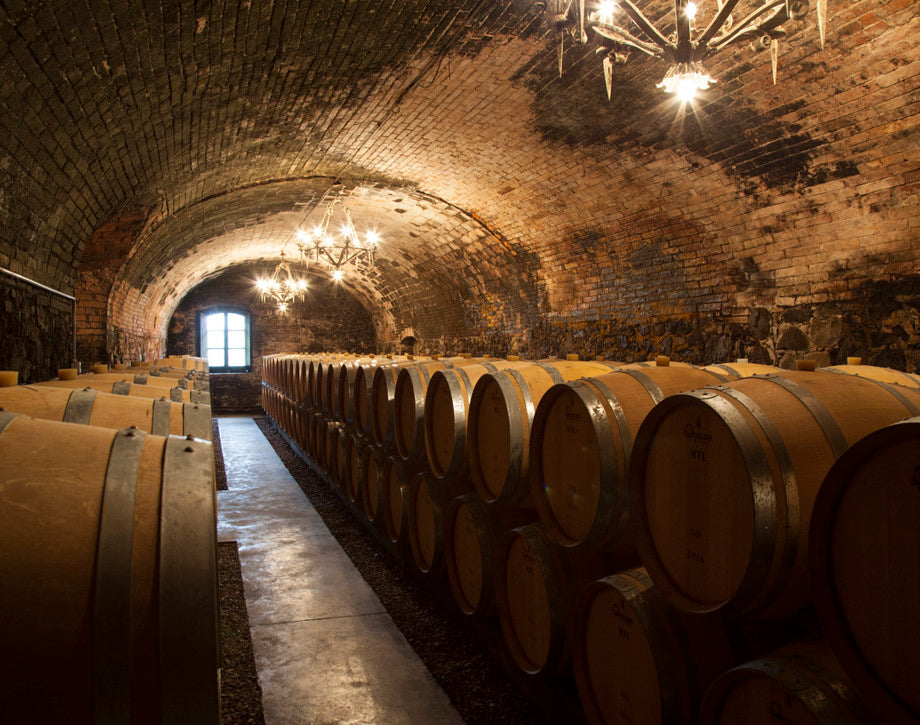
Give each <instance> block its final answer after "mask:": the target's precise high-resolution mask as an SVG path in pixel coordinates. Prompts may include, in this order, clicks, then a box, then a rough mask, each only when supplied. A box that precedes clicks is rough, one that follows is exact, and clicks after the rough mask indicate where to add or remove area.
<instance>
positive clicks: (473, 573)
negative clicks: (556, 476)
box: [444, 493, 536, 616]
mask: <svg viewBox="0 0 920 725" xmlns="http://www.w3.org/2000/svg"><path fill="white" fill-rule="evenodd" d="M535 518H536V514H535V513H534V512H533V511H532V510H530V509H521V508H513V507H511V506H502V505H501V504H487V503H486V502H485V501H483V500H482V499H481V498H479V496H477V495H476V494H474V493H464V494H461V495H460V496H457V497H456V498H455V499H454V500H453V501H451V503H450V506H449V507H448V509H447V515H446V517H445V523H444V541H445V546H444V564H445V568H446V569H447V577H448V581H449V582H450V589H451V593H452V594H453V597H454V602H455V603H456V604H457V607H458V609H459V610H460V611H461V612H462V613H463V614H466V615H470V616H481V615H486V614H491V613H492V612H493V611H494V609H495V559H496V557H497V555H498V545H499V542H500V541H501V538H502V536H504V534H505V533H506V532H508V531H510V530H511V529H514V528H518V527H520V526H526V525H527V524H530V523H533V521H534V520H535Z"/></svg>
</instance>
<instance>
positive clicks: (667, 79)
mask: <svg viewBox="0 0 920 725" xmlns="http://www.w3.org/2000/svg"><path fill="white" fill-rule="evenodd" d="M700 1H701V2H702V0H700ZM739 2H740V0H716V3H717V5H718V7H717V10H716V13H715V15H714V16H713V17H712V19H711V20H710V21H709V22H708V23H707V24H706V25H705V26H703V27H701V28H697V27H696V26H695V21H696V18H697V14H698V6H697V3H696V2H694V1H693V0H674V16H675V24H676V29H675V31H674V32H673V33H671V34H670V35H667V36H666V35H664V33H662V32H661V31H660V30H659V29H658V28H657V27H655V25H654V23H652V21H650V20H649V19H648V18H647V17H646V16H645V15H643V13H642V11H641V10H639V8H638V7H636V5H635V4H634V3H633V2H632V0H602V1H601V2H599V3H591V4H592V6H593V7H592V9H590V10H588V9H586V7H585V5H586V1H585V0H578V8H577V9H576V8H575V7H574V4H575V3H574V0H550V7H548V8H547V11H548V12H549V13H551V22H552V24H553V25H554V26H555V29H556V31H557V32H558V34H559V75H560V77H561V76H562V54H563V46H564V43H565V36H566V35H567V34H568V35H572V36H574V37H575V39H576V40H577V41H578V42H580V43H587V42H588V32H587V30H586V28H587V29H590V30H592V31H593V32H594V34H595V35H596V36H597V39H598V43H599V45H600V48H598V50H597V51H596V52H597V53H599V54H600V53H604V60H603V66H604V80H605V83H606V86H607V97H608V98H610V97H611V95H612V91H613V66H614V64H622V63H626V62H627V60H628V59H629V52H630V50H638V51H640V52H642V53H645V54H646V55H649V56H651V57H653V58H660V59H662V60H665V61H667V62H668V63H669V68H668V71H667V73H666V74H665V76H664V79H663V80H662V81H661V83H659V84H658V86H657V87H658V88H663V89H664V90H665V92H666V93H674V94H676V95H677V97H678V98H679V99H680V100H681V101H684V102H687V101H690V100H692V99H693V95H694V94H695V93H696V91H697V90H705V89H706V88H708V87H709V85H710V84H711V83H715V82H716V80H715V78H713V77H712V76H710V75H709V73H707V72H706V69H705V68H704V67H703V61H704V60H705V59H706V58H708V57H709V56H711V55H713V54H714V53H716V52H718V51H720V50H722V49H723V48H725V47H726V46H728V45H732V44H734V43H737V42H740V41H745V40H749V41H751V47H752V49H754V50H766V49H767V48H769V49H770V57H771V62H772V66H773V82H774V83H776V70H777V63H778V57H779V41H780V39H782V38H784V37H785V36H786V31H785V30H784V29H783V27H782V26H783V25H784V24H785V23H786V22H787V21H789V20H803V19H804V18H805V17H806V15H807V13H808V10H809V2H808V0H760V4H759V5H758V6H757V7H756V8H755V9H754V10H752V11H751V12H750V13H749V14H748V15H746V16H745V17H744V18H743V19H741V20H740V21H738V22H735V21H734V18H733V16H732V12H733V11H734V10H735V8H736V6H737V5H738V4H739ZM826 14H827V0H817V15H818V32H819V35H820V39H821V47H822V48H823V47H824V37H825V19H826ZM630 22H631V23H632V25H634V26H635V27H636V28H638V33H639V34H638V35H637V34H634V33H635V31H634V30H631V29H628V28H627V27H624V24H625V25H627V26H629V23H630ZM631 27H632V26H629V28H631Z"/></svg>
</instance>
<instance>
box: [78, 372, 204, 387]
mask: <svg viewBox="0 0 920 725" xmlns="http://www.w3.org/2000/svg"><path fill="white" fill-rule="evenodd" d="M76 379H77V380H78V381H80V382H84V384H91V383H95V382H102V381H106V382H127V383H134V384H135V385H149V386H150V387H157V388H175V387H178V388H183V389H185V390H205V391H206V390H208V385H207V383H201V382H199V381H197V380H188V379H186V378H173V377H166V376H163V375H150V374H148V373H137V374H136V375H133V376H132V375H125V374H124V373H88V374H87V375H78V376H77V378H76Z"/></svg>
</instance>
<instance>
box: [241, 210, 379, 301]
mask: <svg viewBox="0 0 920 725" xmlns="http://www.w3.org/2000/svg"><path fill="white" fill-rule="evenodd" d="M338 203H339V200H338V199H335V200H334V201H333V202H332V203H331V204H329V206H328V207H327V208H326V211H325V212H324V214H323V219H322V221H321V222H320V223H319V224H318V225H317V226H316V227H314V228H313V229H312V230H311V231H310V232H305V231H303V230H302V229H298V230H297V232H296V233H295V237H296V239H297V249H298V251H299V252H300V262H301V264H307V263H309V262H324V263H327V264H329V265H331V266H332V279H333V280H335V281H339V280H341V279H342V278H343V277H344V275H345V273H344V271H343V269H342V267H343V266H344V265H347V264H351V265H354V266H355V267H361V266H363V267H372V266H373V265H374V252H375V251H376V250H377V244H378V243H379V242H380V236H379V235H378V234H377V233H376V232H374V231H372V230H368V231H367V232H365V234H364V238H363V239H362V238H361V237H360V236H359V234H358V230H357V229H355V225H354V222H353V221H352V220H351V213H350V212H349V211H348V209H347V208H345V207H344V205H343V206H342V211H343V214H344V221H343V222H342V225H341V226H340V228H339V230H338V233H335V232H330V229H329V227H330V225H331V222H332V217H333V214H334V212H335V206H336V204H338ZM287 244H288V242H285V243H284V246H282V247H281V261H280V262H279V263H278V264H277V265H276V266H275V269H274V271H273V272H272V273H271V275H269V276H268V277H260V278H258V279H256V282H255V286H256V290H257V291H258V293H259V295H260V297H261V300H262V302H266V301H269V300H270V301H272V302H274V303H275V304H276V305H277V309H278V311H279V312H282V313H283V312H287V310H288V308H289V307H290V305H291V304H292V303H293V302H295V301H301V302H302V301H303V300H304V298H305V296H306V293H307V291H308V290H309V283H308V282H307V280H306V279H304V278H303V277H301V276H298V275H296V274H295V271H294V266H293V264H292V263H291V262H289V261H288V260H287V257H286V255H285V253H284V250H285V249H286V247H287Z"/></svg>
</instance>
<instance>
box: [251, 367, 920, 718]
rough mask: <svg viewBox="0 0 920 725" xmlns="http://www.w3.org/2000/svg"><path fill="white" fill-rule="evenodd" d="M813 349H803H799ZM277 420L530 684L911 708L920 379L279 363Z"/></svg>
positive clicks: (656, 704)
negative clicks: (566, 682) (565, 682)
mask: <svg viewBox="0 0 920 725" xmlns="http://www.w3.org/2000/svg"><path fill="white" fill-rule="evenodd" d="M804 362H806V363H807V361H804ZM264 369H265V371H266V372H265V381H264V388H263V400H265V407H266V411H267V412H268V413H269V415H270V416H271V417H272V418H273V419H274V420H275V421H276V423H277V424H278V426H279V427H280V428H281V429H282V430H283V431H285V433H286V434H287V435H288V438H289V440H290V442H291V443H292V444H293V445H295V446H297V447H299V448H300V450H301V451H302V453H303V454H304V455H305V456H306V457H307V459H308V460H310V461H312V462H313V463H314V464H315V466H316V468H317V469H318V470H320V471H321V472H324V473H325V474H326V475H327V476H328V479H329V481H330V484H331V485H333V486H334V487H335V488H336V490H338V491H339V492H340V494H341V496H342V498H343V499H344V500H345V501H346V502H348V504H349V505H350V506H351V507H352V508H353V511H354V513H355V515H356V516H357V517H358V519H359V520H360V521H361V522H362V523H363V524H365V525H366V526H368V527H369V528H370V530H371V531H372V532H373V533H374V534H375V535H376V536H377V537H378V539H379V540H380V541H381V542H382V544H383V545H384V546H385V547H386V548H388V549H389V551H391V553H393V554H394V555H396V556H397V558H399V560H400V561H402V562H403V563H404V565H405V566H406V567H407V568H409V569H410V570H411V571H413V572H414V573H416V574H417V575H419V576H422V577H425V578H427V579H428V581H430V582H431V583H432V586H434V587H442V588H444V589H446V590H449V596H450V598H451V599H452V600H453V601H454V602H455V603H456V606H457V608H458V609H459V611H460V612H462V613H464V614H465V615H467V617H468V619H469V621H470V623H471V624H474V623H481V622H483V621H497V622H498V623H499V626H500V631H501V637H502V645H503V647H504V650H505V653H506V654H507V655H508V660H509V661H510V662H513V663H514V667H515V668H516V669H517V671H518V674H519V675H521V677H523V678H525V679H526V680H527V681H530V682H536V683H552V682H556V681H558V680H560V679H565V678H573V679H574V681H575V685H576V686H577V690H578V694H579V698H580V701H581V705H582V708H583V710H584V714H585V716H586V717H587V719H588V720H589V721H591V722H605V723H610V722H634V723H639V722H643V723H645V722H649V723H655V722H661V723H697V722H700V723H736V722H765V723H766V722H774V721H776V720H784V719H785V720H788V721H796V722H798V721H799V720H800V719H802V720H805V719H810V720H813V721H816V722H879V721H885V722H887V721H891V722H916V721H917V718H918V717H920V700H918V699H917V698H918V695H917V693H918V692H920V677H918V674H917V673H918V669H917V668H915V667H913V666H912V665H911V664H910V662H911V660H910V656H911V654H912V653H913V652H915V651H916V650H917V646H918V645H920V625H918V616H917V615H918V613H920V583H918V582H920V578H918V577H917V576H916V571H917V568H918V567H917V565H918V559H920V527H917V526H916V521H918V520H920V417H918V416H920V378H918V377H917V376H914V375H910V374H907V373H900V372H897V371H893V370H888V369H886V368H876V367H871V366H863V365H860V364H858V362H857V361H855V360H854V361H850V363H848V364H847V365H840V366H834V367H831V368H824V369H819V370H814V368H813V366H811V368H810V369H809V366H808V365H807V364H803V365H801V366H800V369H799V370H796V371H790V370H782V369H779V368H775V367H772V366H767V365H757V364H751V363H748V362H747V361H737V362H735V363H725V364H715V365H709V366H706V367H697V366H693V365H688V364H681V363H672V362H670V361H669V360H668V359H667V358H664V357H659V358H658V359H657V360H655V361H649V362H645V363H633V364H628V365H626V364H620V363H613V362H608V361H598V360H596V361H580V360H578V359H573V358H569V359H565V360H556V359H551V360H539V361H525V360H519V359H514V358H508V359H504V360H498V359H490V358H474V357H470V356H457V357H448V358H441V357H438V356H432V357H430V358H412V357H411V356H406V357H398V356H372V355H367V356H360V355H336V354H328V355H279V356H272V357H271V358H267V359H265V364H264Z"/></svg>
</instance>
